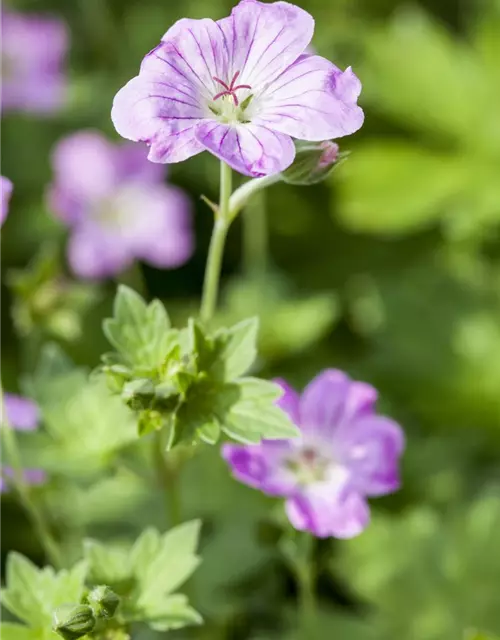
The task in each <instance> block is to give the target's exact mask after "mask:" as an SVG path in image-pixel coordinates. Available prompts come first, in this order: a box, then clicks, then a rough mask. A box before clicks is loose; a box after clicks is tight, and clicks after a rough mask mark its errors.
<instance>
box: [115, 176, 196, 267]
mask: <svg viewBox="0 0 500 640" xmlns="http://www.w3.org/2000/svg"><path fill="white" fill-rule="evenodd" d="M114 206H115V207H116V208H117V210H118V212H119V214H118V215H119V216H120V218H122V219H123V236H122V237H123V240H124V241H125V242H126V243H127V244H128V246H129V247H130V248H131V251H133V253H134V255H135V256H136V257H137V258H141V259H143V260H145V261H146V262H149V263H150V264H153V265H154V266H156V267H162V268H173V267H178V266H180V265H182V264H184V263H185V262H186V261H187V260H188V259H189V258H190V257H191V255H192V252H193V248H194V237H193V230H192V227H191V203H190V201H189V199H188V197H187V196H186V194H185V193H184V192H183V191H182V190H181V189H178V188H176V187H167V186H165V185H151V184H145V185H138V184H135V185H131V186H130V187H129V188H124V189H123V190H122V192H121V193H119V194H118V196H117V198H116V200H115V203H114ZM138 211H140V212H141V215H137V212H138Z"/></svg>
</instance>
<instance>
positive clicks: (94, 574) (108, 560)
mask: <svg viewBox="0 0 500 640" xmlns="http://www.w3.org/2000/svg"><path fill="white" fill-rule="evenodd" d="M83 549H84V557H85V560H86V561H87V563H88V567H89V577H90V579H91V580H92V581H93V582H94V584H107V585H109V586H110V587H111V588H113V589H114V590H115V588H116V591H117V593H119V594H120V593H121V590H120V588H119V585H121V584H123V583H125V582H127V581H128V579H129V578H130V574H131V572H130V568H129V566H128V564H129V563H128V559H129V554H128V552H127V550H126V549H122V548H117V547H114V546H111V545H105V544H102V543H100V542H97V541H96V540H90V539H87V540H85V541H84V544H83Z"/></svg>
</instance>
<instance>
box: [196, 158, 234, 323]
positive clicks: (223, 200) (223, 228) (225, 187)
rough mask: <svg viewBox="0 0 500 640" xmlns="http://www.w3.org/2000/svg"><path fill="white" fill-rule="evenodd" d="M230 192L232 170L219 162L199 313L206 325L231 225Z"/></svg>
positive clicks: (210, 318)
mask: <svg viewBox="0 0 500 640" xmlns="http://www.w3.org/2000/svg"><path fill="white" fill-rule="evenodd" d="M231 191H232V169H231V167H229V166H228V165H227V164H226V163H225V162H221V172H220V203H219V209H218V211H217V213H216V216H215V222H214V228H213V231H212V238H211V240H210V248H209V251H208V258H207V264H206V268H205V281H204V284H203V296H202V301H201V311H200V315H201V319H202V320H203V322H207V323H208V322H210V321H211V320H212V318H213V316H214V313H215V309H216V306H217V298H218V294H219V284H220V274H221V268H222V257H223V255H224V246H225V244H226V237H227V232H228V230H229V225H230V224H231V217H230V209H229V201H230V198H231Z"/></svg>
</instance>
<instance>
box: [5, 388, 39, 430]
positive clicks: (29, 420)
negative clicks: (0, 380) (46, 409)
mask: <svg viewBox="0 0 500 640" xmlns="http://www.w3.org/2000/svg"><path fill="white" fill-rule="evenodd" d="M3 410H4V411H5V417H6V418H7V422H8V423H9V425H10V426H11V427H12V428H13V429H16V430H17V431H32V430H33V429H36V427H37V426H38V421H39V419H40V413H39V411H38V407H37V405H36V404H35V403H34V402H33V400H30V399H29V398H25V397H23V396H18V395H16V394H14V393H4V394H3Z"/></svg>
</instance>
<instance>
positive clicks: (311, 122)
mask: <svg viewBox="0 0 500 640" xmlns="http://www.w3.org/2000/svg"><path fill="white" fill-rule="evenodd" d="M360 91H361V83H360V82H359V80H358V78H357V77H356V76H355V75H354V73H353V71H352V69H351V68H350V67H349V68H348V69H346V71H344V72H342V71H340V69H338V68H337V67H336V66H335V65H333V64H332V63H331V62H329V61H328V60H326V59H325V58H322V57H320V56H307V55H306V56H301V57H300V58H299V59H298V60H297V61H296V62H295V63H294V64H292V65H291V66H290V67H289V68H288V69H287V70H286V71H285V72H284V73H282V74H281V75H280V76H279V77H278V78H276V79H275V80H274V82H272V83H271V84H270V85H269V86H268V87H267V88H266V89H265V91H264V92H263V93H262V94H260V95H258V96H256V97H255V99H254V101H253V103H252V104H251V105H250V108H249V110H248V111H249V117H250V118H251V119H252V121H253V122H256V123H259V124H263V125H266V126H269V127H271V128H273V129H275V130H276V131H280V132H281V133H285V134H288V135H290V136H293V137H294V138H298V139H300V140H309V141H320V140H327V139H330V138H340V137H342V136H346V135H349V134H351V133H354V132H355V131H357V130H358V129H359V128H360V127H361V125H362V124H363V120H364V114H363V111H362V109H361V108H360V107H358V106H357V104H356V100H357V98H358V96H359V93H360Z"/></svg>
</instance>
